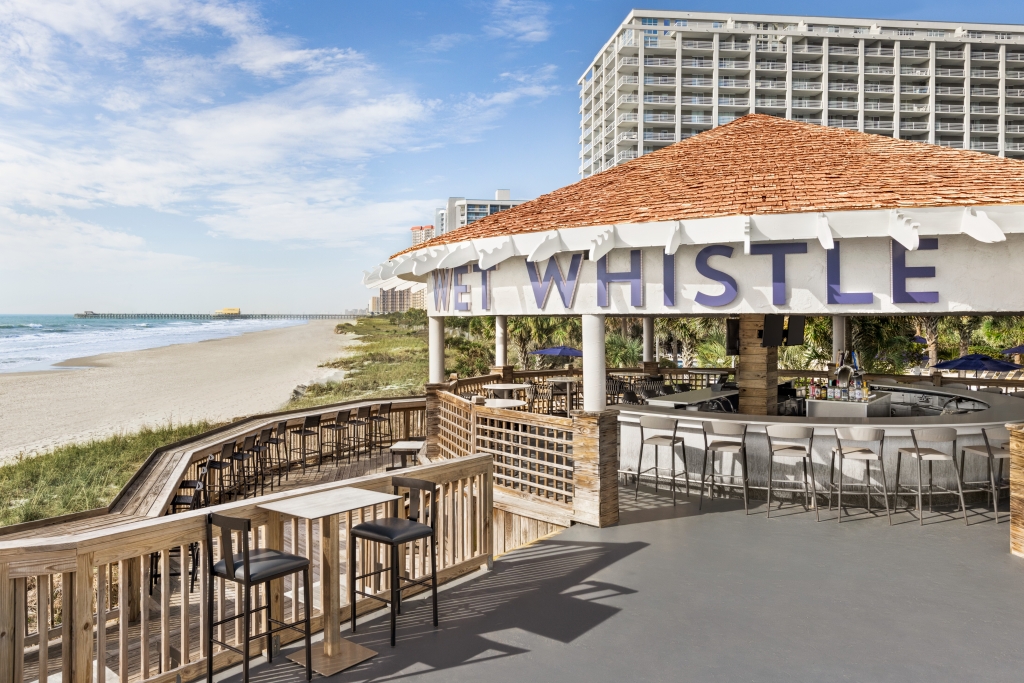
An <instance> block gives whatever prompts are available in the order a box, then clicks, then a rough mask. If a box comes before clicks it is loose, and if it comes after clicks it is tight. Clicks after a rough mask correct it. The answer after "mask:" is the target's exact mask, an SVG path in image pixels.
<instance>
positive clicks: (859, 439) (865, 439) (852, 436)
mask: <svg viewBox="0 0 1024 683" xmlns="http://www.w3.org/2000/svg"><path fill="white" fill-rule="evenodd" d="M843 442H852V443H871V444H876V443H877V444H878V450H875V449H873V448H868V447H865V446H844V445H843ZM884 444H885V430H884V429H873V428H871V427H846V428H838V427H837V428H836V447H835V448H833V449H832V460H831V462H830V464H829V478H828V509H829V510H831V509H832V490H833V488H836V489H837V490H838V493H839V497H838V502H837V506H836V507H837V509H838V511H839V514H838V515H837V516H836V517H837V519H838V523H842V521H843V509H844V508H843V460H857V461H860V462H863V463H864V476H865V483H864V484H863V486H864V496H865V497H866V498H867V510H868V512H871V491H872V489H874V490H875V491H880V492H881V493H882V495H883V496H884V498H885V516H886V517H887V518H888V520H889V526H892V514H891V513H890V511H889V488H888V485H887V484H886V481H885V463H884V462H883V461H882V447H883V445H884ZM837 456H838V458H839V483H838V486H836V485H835V484H833V478H834V474H835V463H836V457H837ZM872 462H877V463H878V467H879V469H880V470H881V475H882V476H881V480H882V485H881V486H874V485H872V484H871V464H870V463H872ZM846 495H848V496H849V495H851V494H849V493H847V494H846Z"/></svg>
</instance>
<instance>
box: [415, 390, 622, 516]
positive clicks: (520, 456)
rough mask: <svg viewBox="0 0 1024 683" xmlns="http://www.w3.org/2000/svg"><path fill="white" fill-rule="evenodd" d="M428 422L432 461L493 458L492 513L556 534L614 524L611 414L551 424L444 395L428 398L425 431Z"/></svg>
mask: <svg viewBox="0 0 1024 683" xmlns="http://www.w3.org/2000/svg"><path fill="white" fill-rule="evenodd" d="M432 414H434V415H436V433H433V436H432V432H433V430H432V429H431V428H430V427H429V426H428V436H427V440H428V445H429V444H430V442H431V439H432V438H433V439H435V440H436V443H437V447H438V448H437V457H439V458H458V457H463V456H466V455H469V454H471V453H486V454H488V455H490V456H492V457H493V459H494V486H495V495H494V501H495V506H496V507H498V508H499V509H506V510H509V511H512V512H515V513H516V514H518V515H522V516H525V517H529V518H531V519H535V520H542V521H544V522H548V523H551V524H556V525H561V526H568V525H569V524H570V523H572V522H583V523H585V524H590V525H592V526H608V525H610V524H614V523H615V522H616V521H617V520H618V500H617V495H618V494H617V490H615V488H614V484H615V458H616V455H617V429H618V423H617V420H616V419H615V414H614V413H612V412H607V411H606V412H601V413H587V412H584V411H576V410H574V411H570V414H569V417H557V416H552V415H542V414H537V413H529V412H525V411H519V410H504V409H500V408H487V407H485V406H482V405H474V404H473V403H472V402H471V401H469V400H467V399H464V398H462V397H460V396H456V395H455V394H453V393H451V392H449V391H444V390H438V391H436V394H434V396H433V397H432V395H431V393H430V392H429V390H428V395H427V415H428V425H429V420H430V419H431V416H432ZM602 484H603V485H602Z"/></svg>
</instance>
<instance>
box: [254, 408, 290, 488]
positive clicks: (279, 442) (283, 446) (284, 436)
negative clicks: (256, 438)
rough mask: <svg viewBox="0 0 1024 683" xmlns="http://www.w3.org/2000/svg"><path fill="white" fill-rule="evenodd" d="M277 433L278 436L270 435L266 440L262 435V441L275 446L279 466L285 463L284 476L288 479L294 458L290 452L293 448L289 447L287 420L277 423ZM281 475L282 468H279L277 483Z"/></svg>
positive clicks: (279, 481)
mask: <svg viewBox="0 0 1024 683" xmlns="http://www.w3.org/2000/svg"><path fill="white" fill-rule="evenodd" d="M265 431H269V430H265ZM275 433H276V436H269V435H268V436H267V438H266V440H264V439H263V437H262V436H260V442H261V443H264V444H265V445H267V446H273V447H274V450H275V452H276V454H277V464H278V468H281V466H282V465H284V467H283V470H284V472H283V476H284V478H285V479H287V478H288V470H290V469H291V468H292V459H291V453H290V451H291V449H289V448H288V422H287V421H284V422H278V423H277V429H276V432H275ZM282 450H283V451H284V457H282V455H281V451H282ZM281 476H282V472H281V469H278V472H277V483H278V484H280V483H281Z"/></svg>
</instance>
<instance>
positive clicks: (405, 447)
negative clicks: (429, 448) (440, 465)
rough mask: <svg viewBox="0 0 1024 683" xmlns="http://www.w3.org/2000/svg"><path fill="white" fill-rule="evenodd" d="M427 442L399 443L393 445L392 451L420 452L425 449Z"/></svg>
mask: <svg viewBox="0 0 1024 683" xmlns="http://www.w3.org/2000/svg"><path fill="white" fill-rule="evenodd" d="M425 443H426V441H398V442H396V443H393V444H391V446H390V450H393V451H418V450H419V449H421V448H423V444H425Z"/></svg>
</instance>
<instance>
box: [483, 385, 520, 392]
mask: <svg viewBox="0 0 1024 683" xmlns="http://www.w3.org/2000/svg"><path fill="white" fill-rule="evenodd" d="M527 386H528V385H526V384H520V383H516V384H500V383H499V384H485V385H484V389H494V390H495V391H514V390H516V389H526V387H527Z"/></svg>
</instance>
